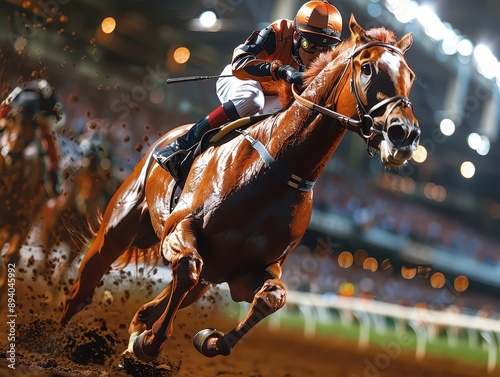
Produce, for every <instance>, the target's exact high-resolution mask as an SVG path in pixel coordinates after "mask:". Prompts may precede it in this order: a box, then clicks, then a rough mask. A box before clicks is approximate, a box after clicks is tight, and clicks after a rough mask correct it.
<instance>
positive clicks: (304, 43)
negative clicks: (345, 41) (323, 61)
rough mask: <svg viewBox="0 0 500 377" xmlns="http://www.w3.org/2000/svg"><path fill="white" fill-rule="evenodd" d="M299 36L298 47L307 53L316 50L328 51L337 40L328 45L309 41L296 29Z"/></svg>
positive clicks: (314, 52) (316, 51) (315, 51)
mask: <svg viewBox="0 0 500 377" xmlns="http://www.w3.org/2000/svg"><path fill="white" fill-rule="evenodd" d="M297 32H298V34H299V36H300V47H301V48H302V49H303V50H304V51H305V52H307V53H309V54H316V53H318V52H325V51H328V50H330V49H332V48H334V47H335V46H336V45H337V44H338V42H336V43H332V44H330V45H320V44H317V43H313V42H311V41H310V40H309V39H307V38H306V37H305V36H304V34H302V33H301V32H299V31H297Z"/></svg>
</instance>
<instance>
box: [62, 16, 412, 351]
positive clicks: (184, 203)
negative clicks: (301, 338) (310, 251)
mask: <svg viewBox="0 0 500 377" xmlns="http://www.w3.org/2000/svg"><path fill="white" fill-rule="evenodd" d="M350 29H351V33H352V36H351V38H350V39H349V40H347V41H345V42H343V43H342V44H340V45H339V46H338V47H337V48H336V50H335V51H332V52H329V53H325V54H323V55H322V56H321V57H320V58H319V59H318V61H317V62H316V63H315V65H314V66H313V67H312V68H311V69H310V70H309V71H308V72H306V75H307V77H308V79H307V87H306V88H305V90H304V91H303V93H302V95H301V97H300V98H301V100H300V101H298V100H297V101H293V102H292V103H291V104H290V106H288V107H287V108H286V109H285V110H283V111H282V112H280V113H278V114H276V115H273V116H272V117H270V118H268V119H266V120H264V121H262V122H260V123H258V124H256V125H253V126H251V127H250V128H249V129H248V130H246V131H245V132H242V133H240V134H238V135H237V136H235V137H233V136H231V137H229V136H228V137H225V138H224V139H223V140H221V141H218V142H216V143H214V145H213V147H210V148H209V149H208V150H207V151H205V152H204V153H203V154H202V155H200V156H199V157H198V158H197V159H196V160H195V161H194V164H193V167H192V169H191V171H190V173H189V175H188V177H187V180H186V184H185V187H184V191H183V193H182V195H181V196H180V198H179V202H178V204H177V206H176V207H175V209H174V211H173V212H172V213H169V212H168V209H169V204H170V203H169V195H168V192H169V190H170V189H171V186H172V177H170V176H169V174H168V173H167V172H166V171H164V170H163V169H161V168H160V167H159V166H158V165H157V164H156V163H155V162H154V161H153V159H152V152H153V150H154V148H156V146H153V147H152V149H151V150H149V151H148V152H147V154H146V155H145V156H144V158H143V159H142V160H141V161H140V163H139V164H138V165H137V166H136V168H135V170H134V172H133V173H132V174H131V176H130V177H129V178H128V179H127V180H126V181H125V182H124V184H123V185H122V186H121V187H120V188H119V189H118V191H117V193H116V194H115V196H114V197H113V198H112V199H111V202H110V204H109V205H108V208H107V209H106V212H105V214H104V218H103V222H102V224H101V227H100V230H99V233H98V235H97V238H96V240H95V242H94V243H93V245H92V246H91V247H90V249H89V250H88V251H87V253H86V255H85V257H84V259H83V261H82V264H81V266H80V269H79V273H78V279H77V281H76V282H75V284H74V285H73V287H72V289H71V291H70V294H69V297H68V300H67V302H66V304H65V307H64V310H63V314H62V317H61V322H62V323H66V322H67V321H69V320H70V318H71V317H72V316H73V315H74V314H76V313H77V312H78V311H80V310H81V309H82V308H83V307H84V306H85V305H87V304H88V303H90V302H91V299H92V293H93V291H94V289H95V287H96V285H97V284H98V283H99V281H100V279H101V277H102V276H103V274H104V273H105V272H106V271H107V269H108V268H109V266H110V265H111V264H112V263H113V262H114V261H115V260H116V259H117V258H118V257H119V256H120V255H122V254H123V253H124V252H125V251H126V250H127V249H130V248H132V250H135V251H137V249H138V248H139V249H140V248H149V247H153V246H154V245H158V247H159V249H158V250H159V254H157V256H161V257H163V259H164V261H166V262H167V263H170V265H171V268H172V281H171V283H170V284H169V285H168V286H167V287H166V288H165V289H164V290H163V291H162V292H161V293H160V295H159V296H158V297H157V298H156V299H155V300H153V301H151V302H150V303H147V304H145V305H143V307H141V308H140V309H139V311H138V312H137V314H136V315H135V317H134V319H133V320H132V323H131V325H130V328H129V331H130V333H131V343H130V344H131V346H130V348H133V352H134V353H135V355H136V356H137V357H139V358H141V359H142V360H154V359H155V358H156V357H157V356H158V355H159V353H160V352H161V350H162V348H163V347H164V345H165V342H166V340H167V339H168V338H169V337H170V336H171V334H172V331H173V319H174V317H175V314H176V312H177V310H178V309H179V308H182V307H185V306H188V305H190V304H192V303H193V302H195V301H196V300H197V299H198V298H200V297H201V296H202V295H203V294H204V293H205V292H206V291H207V290H208V289H209V283H213V284H217V283H221V282H227V283H228V285H229V288H230V291H231V296H232V298H233V299H234V300H236V301H241V300H244V301H248V302H251V303H252V305H251V308H250V310H249V312H248V313H247V315H246V317H245V318H244V319H243V320H242V321H241V322H240V323H239V324H238V326H236V327H235V328H234V329H232V330H231V331H230V332H228V333H227V334H224V333H222V332H219V331H216V330H212V329H207V330H202V331H200V332H199V333H198V334H197V335H196V336H195V339H194V343H195V346H196V347H197V349H198V350H199V351H200V352H201V353H203V354H204V355H206V356H215V355H228V354H230V352H231V351H232V349H233V347H234V346H235V345H236V343H237V342H238V341H239V340H240V339H241V338H242V337H243V336H244V335H245V334H246V333H247V332H248V331H249V330H250V329H251V328H252V327H253V326H254V325H255V324H256V323H257V322H259V321H260V320H261V319H263V318H264V317H266V316H267V315H269V314H272V313H273V312H275V311H276V310H278V309H280V308H281V307H282V306H283V305H284V304H285V302H286V291H285V288H284V287H283V285H282V283H281V281H280V277H281V266H282V264H283V262H284V261H285V259H286V257H287V255H288V254H289V253H290V252H291V251H292V250H293V249H294V247H295V246H296V245H297V244H298V242H299V241H300V239H301V237H302V236H303V234H304V233H305V231H306V229H307V227H308V224H309V220H310V217H311V211H312V190H311V189H312V185H313V183H314V181H315V180H316V179H317V178H318V177H319V175H320V174H321V172H322V171H323V169H324V167H325V165H326V163H327V162H328V160H329V159H330V157H331V156H332V155H333V153H334V152H335V150H336V148H337V146H338V144H339V143H340V141H341V139H342V137H343V136H344V134H345V132H346V129H347V128H353V125H356V127H358V128H357V129H361V130H362V131H358V132H360V134H361V135H362V136H363V137H364V138H365V139H366V141H367V144H369V145H371V146H372V147H379V149H380V151H381V160H382V162H383V163H384V164H385V165H387V166H401V165H403V164H405V163H406V161H407V160H408V159H409V158H411V156H412V152H413V151H414V150H415V149H416V146H417V143H418V135H419V129H418V122H417V120H416V119H415V117H414V115H413V111H412V108H411V106H410V102H409V100H408V99H407V97H408V96H409V92H410V88H411V84H412V82H413V79H414V75H413V72H412V71H411V70H410V69H409V68H408V66H407V64H406V62H405V60H404V58H403V54H404V52H405V51H406V50H407V49H408V48H409V47H410V46H411V43H412V40H411V35H406V36H405V37H403V38H402V39H401V40H400V41H397V42H396V40H395V38H394V35H393V34H392V32H389V31H387V30H385V29H375V30H371V31H369V32H368V33H365V31H364V30H363V29H362V28H361V27H360V26H359V25H358V24H357V23H356V21H355V20H354V17H351V20H350ZM351 80H352V85H353V89H354V90H353V92H351V86H350V85H349V83H350V82H351ZM332 110H335V114H337V115H335V114H333V112H332ZM337 112H338V113H337ZM325 114H328V115H325ZM339 114H343V115H341V116H339ZM332 116H333V119H332ZM358 117H362V118H363V121H362V122H361V121H357V120H356V119H359V118H358ZM369 119H371V120H372V121H373V123H371V125H370V124H369V125H368V126H366V123H367V120H369ZM185 131H186V129H185V128H181V129H176V130H174V131H172V132H170V133H169V134H167V135H166V136H165V137H164V138H162V139H161V140H159V142H158V144H157V145H158V146H160V147H161V146H162V145H165V144H166V143H169V142H170V141H171V140H172V139H173V138H174V137H176V136H178V134H180V133H182V132H185Z"/></svg>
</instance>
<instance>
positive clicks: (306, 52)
mask: <svg viewBox="0 0 500 377" xmlns="http://www.w3.org/2000/svg"><path fill="white" fill-rule="evenodd" d="M341 31H342V16H341V15H340V13H339V11H338V10H337V8H335V7H334V6H333V5H331V4H330V3H328V2H327V1H326V0H325V1H309V2H307V3H305V4H304V5H303V6H302V7H301V8H300V9H299V11H298V12H297V15H296V16H295V18H294V20H293V21H292V20H286V19H280V20H277V21H275V22H273V23H272V24H271V25H269V26H268V27H266V28H265V29H263V30H260V31H259V30H257V31H254V32H253V33H252V35H250V37H249V38H248V39H247V40H246V41H245V43H243V44H241V45H239V46H238V47H236V49H235V50H234V53H233V58H232V62H231V64H229V65H227V66H226V68H225V69H224V70H223V71H222V75H231V74H232V76H231V77H224V78H220V79H219V80H218V81H217V88H216V90H217V96H218V97H219V99H220V101H221V103H222V104H221V105H220V106H218V107H217V108H215V109H214V110H213V111H212V112H210V113H209V114H208V115H207V116H206V117H205V118H203V119H201V120H200V121H199V122H198V123H196V124H194V125H193V126H192V128H191V129H190V130H189V132H188V133H187V134H186V135H183V136H181V137H179V138H177V139H176V140H174V141H173V142H172V143H171V144H169V145H167V146H166V147H164V148H162V149H161V150H159V151H157V152H155V153H154V158H155V159H156V161H157V162H158V164H159V165H160V166H161V167H163V168H164V169H166V170H168V171H169V172H170V174H172V176H173V177H174V178H175V179H176V180H178V179H179V178H180V172H179V164H180V163H181V161H182V159H183V158H184V154H185V151H186V150H187V149H189V148H190V147H191V146H193V145H194V144H196V143H197V142H198V141H200V139H201V137H202V136H203V135H204V134H205V133H206V132H207V131H208V130H210V129H213V128H217V127H220V126H222V125H223V124H225V123H227V122H229V121H233V120H236V119H239V118H240V117H245V116H250V115H255V114H271V113H275V112H276V111H278V110H280V109H281V108H282V105H281V103H280V101H279V98H278V96H277V94H278V92H277V83H276V82H277V81H278V80H285V81H286V82H288V83H290V84H297V85H301V84H302V83H303V82H302V73H301V72H303V71H304V70H305V69H306V68H307V67H308V66H309V64H310V63H311V62H312V61H313V60H314V59H315V58H316V57H317V56H318V55H319V54H320V53H321V52H323V51H326V50H328V49H331V48H333V47H335V46H336V45H337V44H338V43H339V42H340V35H341ZM170 156H171V158H169V157H170Z"/></svg>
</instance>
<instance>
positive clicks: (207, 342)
mask: <svg viewBox="0 0 500 377" xmlns="http://www.w3.org/2000/svg"><path fill="white" fill-rule="evenodd" d="M280 276H281V266H280V265H279V263H275V264H273V265H270V266H269V267H268V268H267V269H266V270H265V272H264V274H263V275H260V276H256V277H254V278H250V279H248V280H246V281H244V282H242V284H243V286H240V287H238V288H239V289H240V292H241V290H244V291H246V293H247V294H249V293H252V292H255V290H254V289H255V287H259V286H260V288H258V290H257V293H255V296H254V299H253V301H252V306H251V307H250V309H249V311H248V313H247V315H246V316H245V318H244V319H243V320H242V321H241V322H240V323H239V324H238V325H237V326H236V327H235V328H234V329H233V330H231V331H230V332H228V333H227V334H224V333H222V332H220V331H217V330H215V329H205V330H201V331H199V332H198V333H197V334H196V335H195V337H194V339H193V343H194V345H195V347H196V349H197V350H198V351H200V352H201V353H202V354H203V355H205V356H208V357H214V356H217V355H224V356H227V355H229V354H230V353H231V352H232V350H233V348H234V347H235V345H236V343H238V342H239V341H240V340H241V338H243V337H244V336H245V335H246V334H247V333H248V332H249V331H250V330H251V329H252V328H253V327H254V326H255V325H256V324H257V323H258V322H260V321H261V320H263V319H264V318H265V317H267V316H268V315H270V314H272V313H274V312H276V311H277V310H279V309H280V308H282V307H283V305H285V303H286V290H285V288H284V286H283V284H282V283H281V281H280V279H279V278H280ZM254 284H257V285H254Z"/></svg>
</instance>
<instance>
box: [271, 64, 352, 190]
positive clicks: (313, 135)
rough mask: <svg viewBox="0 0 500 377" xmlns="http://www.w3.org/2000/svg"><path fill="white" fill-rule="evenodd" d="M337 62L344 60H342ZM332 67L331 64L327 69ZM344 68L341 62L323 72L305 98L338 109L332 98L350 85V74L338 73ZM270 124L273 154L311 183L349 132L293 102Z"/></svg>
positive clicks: (310, 87)
mask: <svg viewBox="0 0 500 377" xmlns="http://www.w3.org/2000/svg"><path fill="white" fill-rule="evenodd" d="M337 60H339V61H343V60H345V59H344V58H343V57H339V58H338V59H337ZM346 64H347V63H346ZM330 66H331V65H330V64H329V65H328V67H330ZM344 67H345V65H344V64H341V63H340V64H339V67H337V68H335V70H329V68H327V69H323V70H322V71H321V72H320V73H319V74H318V75H317V76H316V78H315V79H314V80H313V81H312V82H311V83H310V84H309V85H308V87H307V89H306V90H305V91H304V93H303V94H302V96H303V97H304V98H307V99H309V100H310V101H313V102H314V103H316V104H326V105H327V106H328V107H330V108H332V107H335V105H336V104H335V103H333V102H334V101H336V100H337V98H333V97H334V96H335V97H340V95H341V92H342V91H343V87H344V85H346V82H348V79H347V76H346V74H348V72H347V71H346V72H345V75H341V74H340V72H339V71H338V70H343V69H344ZM333 76H338V77H336V78H335V81H336V82H333V83H332V82H331V80H332V77H333ZM350 111H351V110H350ZM347 115H351V114H347ZM267 123H272V124H271V125H272V126H273V129H272V131H269V130H267V132H269V133H271V132H272V135H273V136H274V137H271V139H270V140H269V149H270V153H271V154H272V155H274V156H276V157H277V158H279V159H280V161H281V162H282V163H283V164H285V165H286V166H288V167H289V168H290V169H293V172H294V173H295V174H297V175H299V176H301V177H302V178H305V179H308V180H312V181H314V180H316V179H317V178H318V176H319V175H320V174H321V172H322V171H323V169H324V167H325V166H326V163H327V162H328V160H329V159H330V158H331V156H332V155H333V153H334V152H335V150H336V149H337V147H338V145H339V143H340V141H341V140H342V138H343V136H344V134H345V132H346V129H345V128H344V127H342V126H341V125H340V123H339V122H338V121H337V120H334V119H332V118H330V117H327V116H325V115H322V114H319V113H314V114H313V113H312V111H311V110H309V109H308V108H306V107H304V106H303V105H301V104H299V103H298V102H294V103H293V104H292V105H291V106H290V107H289V108H288V109H287V110H286V111H284V112H282V113H280V114H279V115H278V116H277V117H273V118H271V119H269V120H268V121H267ZM266 128H269V124H268V126H267V127H264V128H263V129H266ZM263 132H266V131H263ZM278 135H279V137H278Z"/></svg>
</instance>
